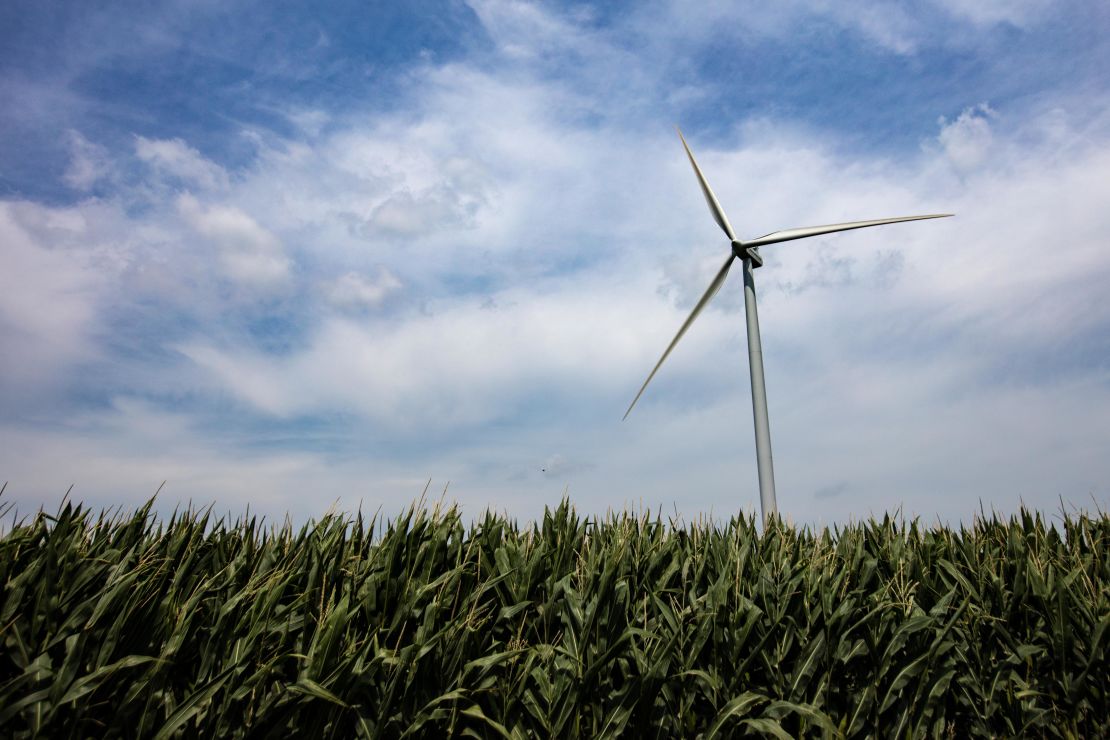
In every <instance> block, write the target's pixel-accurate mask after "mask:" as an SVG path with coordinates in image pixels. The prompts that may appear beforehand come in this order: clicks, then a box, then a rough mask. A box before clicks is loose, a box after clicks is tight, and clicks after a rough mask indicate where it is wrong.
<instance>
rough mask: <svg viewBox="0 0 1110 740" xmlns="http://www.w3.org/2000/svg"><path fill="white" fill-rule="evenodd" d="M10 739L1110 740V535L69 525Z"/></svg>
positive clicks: (27, 657) (58, 526) (54, 551)
mask: <svg viewBox="0 0 1110 740" xmlns="http://www.w3.org/2000/svg"><path fill="white" fill-rule="evenodd" d="M0 582H2V583H3V594H2V597H0V640H2V648H0V728H3V734H4V735H5V736H10V737H35V736H50V737H118V736H127V737H155V738H170V737H198V736H209V737H236V736H248V735H249V736H252V737H269V736H274V737H285V736H289V735H292V734H294V733H296V734H298V735H304V736H308V737H344V738H345V737H352V736H363V737H372V738H402V737H429V738H438V737H445V736H474V737H506V738H526V737H590V738H593V737H618V736H625V737H657V738H673V737H691V738H693V737H702V738H718V737H742V736H745V735H751V736H775V737H795V736H804V737H871V736H881V737H961V738H962V737H976V736H981V737H998V736H1011V737H1012V736H1022V735H1034V736H1053V737H1054V736H1060V737H1096V736H1105V735H1107V734H1110V720H1108V717H1110V711H1108V700H1107V691H1108V688H1110V666H1108V664H1107V659H1106V658H1107V650H1106V642H1107V634H1106V633H1107V627H1108V626H1110V585H1108V584H1110V518H1108V517H1107V516H1105V515H1101V514H1100V515H1099V516H1097V517H1092V516H1088V515H1084V514H1077V515H1065V516H1063V517H1062V520H1061V522H1060V526H1059V527H1057V526H1056V525H1054V524H1050V523H1049V522H1048V521H1047V520H1046V519H1045V518H1044V517H1043V516H1042V515H1040V514H1038V513H1034V512H1029V511H1022V512H1021V513H1020V514H1018V515H1017V516H1014V517H1012V518H1010V519H1008V520H1004V519H1001V518H999V517H996V516H990V517H982V518H980V519H979V520H977V521H976V522H975V523H974V524H973V525H971V526H969V527H961V528H959V529H950V528H944V527H940V526H937V527H925V526H922V525H921V524H920V523H919V522H917V521H911V522H909V523H906V522H903V521H900V520H897V519H894V518H891V517H886V518H884V519H882V520H872V521H869V522H865V523H862V524H854V525H850V526H846V527H842V528H838V529H832V530H820V531H811V530H809V529H798V528H792V527H788V526H786V525H784V524H782V523H781V522H773V523H772V524H771V525H770V526H769V527H767V528H766V529H765V530H763V531H761V530H760V528H758V527H757V526H756V524H755V522H754V521H753V520H752V519H751V518H746V517H736V518H733V519H731V520H730V521H728V522H727V523H719V522H711V521H698V522H695V523H692V524H691V523H683V522H678V521H674V520H667V521H664V520H663V519H662V518H660V517H658V516H656V517H654V518H653V517H651V516H648V515H644V514H636V513H632V512H625V513H621V514H611V515H609V516H606V517H598V518H584V517H580V516H579V515H578V514H577V513H576V512H575V510H574V509H573V507H571V505H570V504H569V503H568V502H567V501H563V502H562V503H561V504H560V505H558V506H557V507H555V508H553V509H548V510H547V511H546V512H545V514H544V516H543V518H542V520H540V521H536V522H530V523H527V524H524V525H521V524H518V523H516V522H514V521H511V520H509V519H507V518H506V517H503V516H498V515H494V514H489V513H487V514H486V515H484V516H483V517H481V518H479V519H478V520H476V521H473V522H471V523H470V524H469V525H466V524H464V522H463V520H462V517H461V515H460V513H459V512H458V510H457V509H455V508H437V507H433V508H431V509H428V508H424V507H421V506H413V507H412V508H410V509H408V510H407V511H406V512H405V513H403V514H402V515H401V516H399V517H398V518H396V519H392V520H388V521H383V520H381V519H380V518H378V517H369V518H365V517H363V515H362V514H361V513H359V514H356V515H354V516H340V515H336V514H331V515H328V516H325V517H324V518H323V519H321V520H320V521H318V522H311V523H309V524H307V525H305V526H303V527H300V528H299V529H297V528H294V527H292V526H291V525H289V524H285V525H284V526H267V525H264V524H263V523H261V522H259V521H258V520H257V519H255V518H244V519H240V520H238V521H234V522H232V521H228V520H224V519H219V518H214V517H212V516H211V514H210V512H203V511H202V512H195V511H187V512H183V513H182V512H179V513H176V514H174V515H173V516H172V517H171V518H169V519H168V520H161V519H159V518H158V517H157V516H155V515H154V514H153V513H152V504H151V503H148V504H147V505H146V506H144V507H142V508H140V509H139V510H138V511H136V512H134V513H133V514H130V515H126V516H125V515H123V514H120V513H116V514H115V515H109V514H104V513H102V514H99V515H94V514H93V513H92V512H91V511H89V510H88V509H87V508H84V507H82V506H80V505H75V504H73V503H66V504H64V505H63V506H62V507H61V508H60V509H59V510H58V511H57V512H56V513H54V514H47V513H45V512H41V511H40V512H39V513H38V514H37V515H35V516H33V517H31V518H30V519H27V520H18V521H16V520H13V522H12V525H11V526H10V528H9V529H8V531H7V532H6V533H5V534H4V535H3V536H2V537H0Z"/></svg>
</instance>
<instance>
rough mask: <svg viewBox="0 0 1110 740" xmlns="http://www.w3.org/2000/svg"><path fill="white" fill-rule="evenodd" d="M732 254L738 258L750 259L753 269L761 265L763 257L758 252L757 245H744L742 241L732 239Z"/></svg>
mask: <svg viewBox="0 0 1110 740" xmlns="http://www.w3.org/2000/svg"><path fill="white" fill-rule="evenodd" d="M732 254H733V256H734V257H736V259H738V260H743V259H750V260H751V261H752V269H753V270H754V269H755V268H757V267H763V257H762V256H761V255H760V254H759V247H745V246H744V244H743V243H742V242H740V241H738V240H736V239H733V240H732Z"/></svg>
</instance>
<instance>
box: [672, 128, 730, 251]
mask: <svg viewBox="0 0 1110 740" xmlns="http://www.w3.org/2000/svg"><path fill="white" fill-rule="evenodd" d="M675 128H676V129H677V130H678V138H680V139H682V148H683V149H685V150H686V156H687V157H689V158H690V164H692V165H693V166H694V174H695V175H697V176H698V184H699V185H701V192H702V194H703V195H704V196H705V202H706V203H708V204H709V210H710V212H712V214H713V220H714V221H716V222H717V225H718V226H720V227H721V228H722V229H723V230H724V232H725V236H727V237H728V240H729V241H730V242H734V241H736V234H734V233H733V231H732V224H730V223H729V222H728V216H726V215H725V212H724V211H723V210H722V209H721V204H720V203H718V202H717V196H716V195H714V194H713V188H711V187H709V183H708V182H706V181H705V175H703V174H702V173H701V168H700V167H698V163H697V161H696V160H695V159H694V153H693V152H691V151H690V147H689V146H688V145H687V144H686V137H685V136H683V135H682V129H680V128H678V126H675Z"/></svg>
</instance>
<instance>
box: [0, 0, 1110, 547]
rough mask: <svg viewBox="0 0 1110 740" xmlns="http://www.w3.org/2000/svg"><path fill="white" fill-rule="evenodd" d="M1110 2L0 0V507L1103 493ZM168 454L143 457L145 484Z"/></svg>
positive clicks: (684, 512)
mask: <svg viewBox="0 0 1110 740" xmlns="http://www.w3.org/2000/svg"><path fill="white" fill-rule="evenodd" d="M1107 70H1110V5H1107V4H1106V3H1104V2H1100V1H1099V0H1058V1H1057V2H1048V1H1047V0H1012V1H1005V2H1004V1H1003V0H910V1H909V2H863V1H862V0H842V1H841V2H826V1H824V0H813V1H811V2H810V1H805V0H785V1H784V2H779V3H765V2H736V3H728V4H723V3H684V2H676V1H672V0H646V1H644V2H634V3H633V2H615V3H604V4H589V3H582V4H563V3H557V2H544V3H533V2H526V1H524V0H467V1H465V2H464V1H462V0H443V1H441V2H433V1H425V0H415V1H414V2H408V3H382V2H370V3H367V2H344V1H335V2H323V3H292V2H285V1H283V0H277V1H274V0H271V1H268V2H261V1H259V0H243V1H240V0H220V1H219V2H215V1H210V0H188V1H181V2H175V1H163V2H156V3H149V2H98V3H74V2H64V1H62V0H9V1H8V2H5V3H3V4H2V5H0V100H3V101H4V103H3V105H0V482H3V481H6V482H7V483H6V490H5V491H4V493H3V494H2V497H0V501H5V502H7V503H9V504H11V505H12V506H14V507H15V508H16V509H17V510H18V511H20V512H24V513H32V512H34V511H37V510H38V509H39V508H40V507H45V508H46V509H48V510H52V509H54V508H55V507H56V506H57V505H58V504H59V502H61V501H62V499H63V496H65V495H66V492H67V490H69V489H70V487H71V486H72V491H71V492H70V493H69V497H70V499H72V500H77V501H83V502H85V503H86V504H87V505H89V506H90V507H92V508H94V509H101V508H112V507H123V508H124V509H129V508H131V507H134V506H137V505H140V504H142V503H143V502H145V501H146V500H148V499H149V498H150V497H151V496H152V495H153V494H154V493H155V491H156V490H158V489H159V487H160V486H161V490H160V492H159V493H158V496H157V499H156V508H157V509H158V510H159V511H162V512H169V511H172V510H173V509H174V508H175V507H180V506H187V505H193V506H207V505H212V506H213V507H214V510H215V511H217V512H220V513H228V514H231V515H233V516H238V515H240V514H242V513H244V512H246V511H250V512H252V513H256V514H259V515H263V516H266V517H268V518H269V519H270V520H275V521H278V520H281V519H283V518H284V517H285V516H286V515H288V516H290V517H292V518H293V519H294V520H298V521H304V520H307V519H308V518H311V517H319V516H321V515H322V514H324V513H325V512H326V511H328V510H329V509H332V508H334V509H337V510H340V511H344V512H353V511H355V510H356V509H359V508H361V509H362V510H363V511H364V512H373V511H382V512H383V513H385V514H387V515H388V514H392V513H395V512H397V511H399V510H400V509H401V508H402V507H403V506H406V505H407V504H409V503H410V502H412V501H413V500H415V499H417V498H419V497H420V496H421V494H422V492H423V491H425V489H427V497H428V498H429V499H431V500H440V499H445V500H446V501H449V502H457V503H458V504H459V505H460V506H461V507H462V510H463V513H464V516H465V517H468V518H476V517H479V516H481V515H482V514H483V512H484V511H485V510H487V509H491V510H493V511H497V512H501V513H504V514H507V515H509V516H510V517H512V518H514V519H517V520H521V521H527V520H530V519H532V518H534V517H537V516H540V515H542V512H543V509H544V507H545V506H549V505H553V504H556V503H558V502H559V500H560V499H561V498H562V497H563V496H567V497H569V499H570V500H571V502H572V503H573V504H575V505H576V506H577V508H578V509H579V511H580V512H583V513H587V514H603V513H605V512H606V511H609V510H622V509H626V508H634V509H636V510H638V511H643V510H650V511H652V512H662V514H663V515H664V516H678V517H680V518H683V519H685V520H691V519H695V518H697V517H712V518H715V519H727V518H728V517H730V516H732V515H734V514H737V513H743V514H745V515H750V514H752V513H758V507H759V495H758V485H757V477H756V469H755V451H754V435H753V431H752V411H751V398H750V386H749V377H748V367H747V357H746V340H745V334H744V316H743V300H742V277H741V273H740V271H739V270H733V272H732V274H731V275H730V277H729V281H728V283H727V284H726V285H725V286H724V288H723V289H722V290H721V292H720V293H719V294H718V296H717V297H716V299H715V300H714V302H713V303H712V304H711V305H710V307H709V308H708V309H707V310H706V311H705V312H704V313H703V314H702V315H701V317H699V319H698V321H697V322H696V323H695V324H694V326H693V327H692V328H691V330H690V331H689V332H688V333H687V335H686V336H685V338H684V339H683V340H682V342H681V343H680V344H679V345H678V347H677V348H676V349H675V351H674V353H673V354H672V355H671V356H670V358H669V359H668V361H667V363H666V364H665V365H664V366H663V368H662V370H661V371H660V372H659V374H658V375H657V376H656V378H655V379H654V380H653V382H652V384H651V386H650V387H649V388H648V390H647V392H646V393H645V395H644V396H643V398H641V399H640V401H639V403H638V404H637V406H636V408H635V410H634V411H633V412H632V414H631V415H630V416H629V418H628V419H627V420H626V421H623V422H622V420H621V417H622V415H623V414H624V411H625V409H626V408H627V406H628V404H629V402H630V401H631V400H632V398H633V396H634V395H635V393H636V391H637V390H638V389H639V387H640V384H641V383H642V382H643V380H644V378H645V377H646V376H647V373H648V371H650V369H651V367H652V366H653V365H654V363H655V362H656V360H657V359H658V357H659V355H660V354H661V353H662V351H663V349H664V348H665V347H666V345H667V343H668V342H669V341H670V339H671V337H672V336H673V335H674V333H675V331H676V330H677V329H678V327H679V325H680V324H681V323H682V321H683V320H684V318H685V316H686V315H687V314H688V313H689V312H690V310H691V309H692V307H693V305H694V304H695V303H696V301H697V299H698V298H699V297H700V295H701V294H702V292H703V291H704V290H705V287H706V286H707V285H708V283H709V281H710V280H711V278H712V276H713V275H714V273H715V272H716V270H717V269H718V267H719V266H720V263H721V261H722V260H723V258H724V257H725V256H726V255H727V253H728V244H727V242H726V241H725V240H724V238H723V237H722V236H721V234H720V232H719V230H718V229H717V227H716V225H715V224H714V223H713V220H712V218H711V216H710V214H709V212H708V211H707V209H706V206H705V203H704V201H703V200H702V196H701V193H700V191H699V189H698V186H697V182H696V180H695V179H694V176H693V173H692V171H691V169H690V167H689V164H688V162H687V161H686V158H685V155H684V153H683V151H682V147H681V143H680V142H679V139H678V137H677V135H676V133H675V125H676V124H677V125H680V126H681V127H682V130H683V132H684V133H685V135H686V138H687V140H688V141H689V143H690V146H691V148H692V149H693V151H694V153H695V154H696V156H697V157H698V159H699V162H700V164H701V167H702V169H703V171H704V172H705V174H706V177H707V178H708V180H709V182H710V183H711V184H712V186H713V188H714V189H715V190H716V193H717V195H718V197H719V199H720V201H721V203H722V205H723V207H724V209H725V211H726V212H727V214H728V216H729V219H730V220H731V222H732V225H733V226H734V227H735V229H736V231H737V232H738V235H739V236H740V238H741V239H744V238H751V237H755V236H759V235H762V234H765V233H768V232H771V231H776V230H780V229H785V228H790V227H795V226H808V225H813V224H824V223H834V222H840V221H850V220H861V219H870V218H882V217H889V216H901V215H912V214H923V213H954V214H956V216H955V217H954V218H950V219H943V220H934V221H924V222H917V223H909V224H898V225H891V226H884V227H880V228H876V229H866V230H862V231H852V232H846V233H842V234H836V235H828V236H823V237H818V238H813V239H807V240H804V241H795V242H788V243H783V244H779V245H774V246H770V247H766V248H764V250H763V255H764V258H765V260H766V264H765V266H764V267H762V268H760V269H759V270H757V271H756V273H755V279H756V285H757V290H758V293H759V301H760V303H759V313H760V319H761V326H762V339H763V351H764V362H765V366H766V377H767V393H768V402H769V408H770V423H771V435H772V448H773V453H774V461H775V477H776V481H777V487H778V505H779V509H780V512H781V513H782V514H783V516H784V517H786V518H787V519H788V520H790V521H793V522H796V523H803V524H812V525H815V526H822V525H829V524H842V523H846V522H849V521H858V520H861V519H865V518H867V517H870V516H873V515H881V514H882V513H884V512H887V511H898V512H901V514H902V515H904V516H906V517H907V518H908V517H921V518H922V519H923V520H925V521H926V522H936V521H941V522H946V523H956V522H965V523H967V522H970V521H971V520H972V519H973V518H974V517H975V516H976V515H978V514H979V513H980V512H983V511H985V512H988V513H989V512H991V511H992V510H993V511H996V512H999V513H1002V514H1010V513H1013V512H1015V511H1017V510H1018V508H1019V507H1020V506H1022V505H1023V504H1024V505H1026V506H1029V507H1034V508H1037V509H1041V510H1043V511H1045V512H1047V513H1050V514H1051V513H1059V512H1060V511H1062V510H1067V511H1075V510H1087V511H1095V510H1099V509H1101V510H1103V511H1105V510H1107V508H1108V507H1110V300H1107V286H1110V205H1108V204H1110V72H1108V71H1107ZM163 482H164V485H163Z"/></svg>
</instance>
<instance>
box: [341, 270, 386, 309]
mask: <svg viewBox="0 0 1110 740" xmlns="http://www.w3.org/2000/svg"><path fill="white" fill-rule="evenodd" d="M400 288H401V281H400V280H398V279H397V276H396V275H394V274H393V273H392V272H390V271H389V270H388V269H386V268H385V267H379V268H378V272H377V274H376V275H375V276H374V277H367V276H365V275H360V274H359V273H357V272H348V273H346V274H345V275H342V276H340V277H339V278H337V279H336V280H334V281H333V282H332V283H331V284H330V285H329V286H328V290H327V298H328V300H329V301H330V302H331V303H332V305H334V306H336V307H338V308H345V309H367V308H377V307H378V306H379V305H381V303H382V301H384V300H385V299H386V297H388V296H389V295H390V294H392V293H394V292H396V291H397V290H399V289H400Z"/></svg>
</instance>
